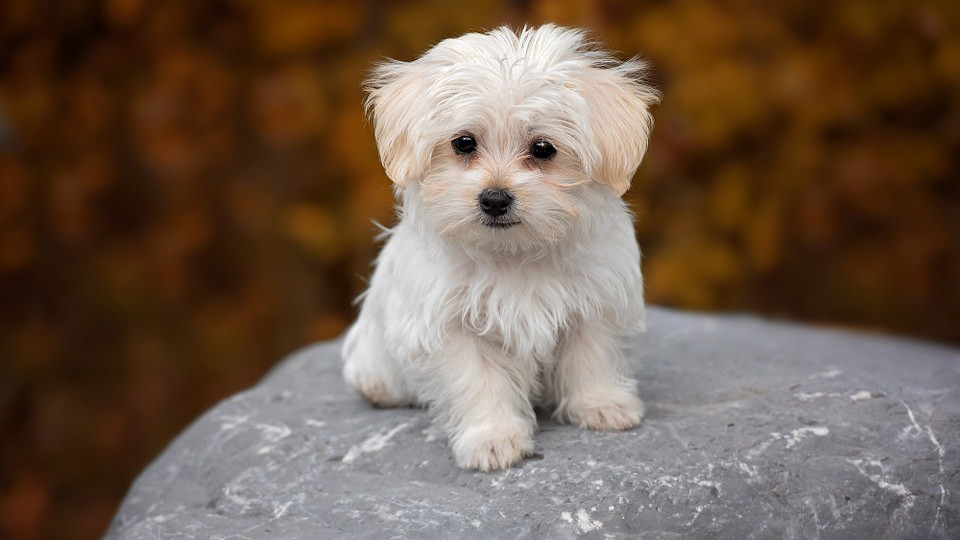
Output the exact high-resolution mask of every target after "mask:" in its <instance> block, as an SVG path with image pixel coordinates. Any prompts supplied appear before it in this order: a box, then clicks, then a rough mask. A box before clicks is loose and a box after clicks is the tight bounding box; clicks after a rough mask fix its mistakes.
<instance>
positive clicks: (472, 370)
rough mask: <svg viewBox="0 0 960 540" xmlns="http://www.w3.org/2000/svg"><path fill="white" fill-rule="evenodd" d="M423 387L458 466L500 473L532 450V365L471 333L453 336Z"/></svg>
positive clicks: (534, 421) (450, 337)
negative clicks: (508, 355)
mask: <svg viewBox="0 0 960 540" xmlns="http://www.w3.org/2000/svg"><path fill="white" fill-rule="evenodd" d="M428 377H430V379H431V380H430V381H429V382H426V383H425V384H424V387H425V388H430V389H431V395H430V402H431V405H432V407H433V408H434V411H435V412H436V413H437V415H438V419H439V421H440V422H441V423H442V425H443V426H444V427H445V428H446V431H447V434H448V436H449V438H450V443H451V446H452V448H453V455H454V458H455V459H456V462H457V465H459V466H460V467H463V468H465V469H479V470H481V471H489V470H495V469H502V468H506V467H509V466H511V465H513V464H514V463H516V462H518V461H520V460H521V459H522V458H523V457H524V456H526V455H529V454H530V453H531V452H533V448H534V443H533V434H534V431H535V430H536V416H535V415H534V412H533V406H532V405H531V403H530V398H529V395H530V389H531V387H532V385H533V383H534V381H535V373H534V366H533V365H532V362H531V365H526V363H525V362H522V361H520V362H518V361H516V360H515V359H511V358H507V357H506V356H505V355H504V353H503V352H502V351H501V350H500V348H499V347H497V346H495V345H491V344H489V343H487V342H486V341H485V340H483V339H481V338H478V337H476V336H473V335H470V334H467V333H457V334H456V335H453V336H449V341H448V342H447V343H446V345H445V347H444V351H443V353H442V357H439V358H436V359H435V362H433V365H432V366H431V370H430V372H429V374H428Z"/></svg>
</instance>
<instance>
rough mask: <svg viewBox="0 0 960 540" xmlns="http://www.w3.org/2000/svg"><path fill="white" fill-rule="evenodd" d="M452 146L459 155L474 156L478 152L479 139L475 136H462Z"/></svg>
mask: <svg viewBox="0 0 960 540" xmlns="http://www.w3.org/2000/svg"><path fill="white" fill-rule="evenodd" d="M452 144H453V149H454V150H455V151H456V152H457V153H458V154H472V153H474V152H476V151H477V139H475V138H474V137H473V135H460V136H459V137H457V138H456V139H454V140H453V141H452Z"/></svg>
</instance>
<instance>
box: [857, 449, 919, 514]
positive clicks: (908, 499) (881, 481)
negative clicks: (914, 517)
mask: <svg viewBox="0 0 960 540" xmlns="http://www.w3.org/2000/svg"><path fill="white" fill-rule="evenodd" d="M847 462H848V463H850V464H851V465H853V466H854V467H856V468H857V470H858V471H859V472H860V474H862V475H863V476H865V477H866V478H867V479H868V480H870V481H871V482H873V483H874V484H876V485H877V487H879V488H880V489H883V490H886V491H889V492H890V493H893V494H895V495H898V496H900V497H903V505H904V506H905V507H906V508H907V509H910V507H912V506H913V501H914V499H916V497H915V496H914V495H913V494H912V493H910V490H909V489H907V486H905V485H903V483H901V482H897V483H893V482H890V481H888V480H887V471H886V470H884V468H883V463H882V462H881V461H880V460H879V459H848V460H847ZM869 468H875V469H879V470H880V473H879V474H871V472H870V471H868V470H867V469H869Z"/></svg>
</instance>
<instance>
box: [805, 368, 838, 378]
mask: <svg viewBox="0 0 960 540" xmlns="http://www.w3.org/2000/svg"><path fill="white" fill-rule="evenodd" d="M841 375H843V370H842V369H831V370H828V371H824V372H821V373H814V374H813V375H811V376H810V378H811V379H836V378H837V377H839V376H841Z"/></svg>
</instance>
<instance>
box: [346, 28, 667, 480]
mask: <svg viewBox="0 0 960 540" xmlns="http://www.w3.org/2000/svg"><path fill="white" fill-rule="evenodd" d="M643 75H644V64H643V63H642V62H640V61H638V60H636V59H634V60H629V61H626V62H619V61H616V60H615V59H613V58H612V57H611V56H609V55H608V54H605V53H603V52H600V51H598V50H596V49H595V48H594V47H593V46H592V45H591V44H590V43H588V42H587V41H585V37H584V34H583V32H581V31H578V30H572V29H567V28H561V27H557V26H553V25H547V26H542V27H540V28H525V29H523V30H522V31H520V33H519V34H517V33H514V32H513V31H511V30H509V29H507V28H498V29H496V30H493V31H491V32H489V33H486V34H479V33H474V34H467V35H464V36H462V37H459V38H455V39H448V40H445V41H442V42H441V43H439V44H438V45H436V46H435V47H434V48H432V49H430V50H429V51H427V52H426V53H425V54H424V55H423V56H422V57H420V58H418V59H417V60H414V61H412V62H399V61H388V62H386V63H384V64H381V65H379V66H377V67H376V69H375V71H374V72H373V75H372V77H371V78H370V80H369V81H368V91H369V97H368V101H367V107H368V112H369V113H370V115H371V118H372V121H373V125H374V129H375V133H376V139H377V145H378V147H379V150H380V156H381V159H382V161H383V165H384V167H385V168H386V172H387V175H388V176H389V177H390V178H391V179H392V180H393V182H394V183H395V187H396V189H397V191H398V194H399V197H400V200H401V208H400V216H401V217H400V222H399V223H398V224H397V226H396V227H395V228H394V229H393V230H392V231H390V232H389V233H388V234H387V235H386V236H387V238H388V240H387V242H386V245H385V246H384V248H383V251H382V252H381V254H380V257H379V259H378V260H377V264H376V270H375V271H374V273H373V278H372V279H371V282H370V287H369V290H367V292H366V293H365V294H364V295H363V296H362V308H361V311H360V316H359V318H358V319H357V321H356V323H355V324H354V325H353V327H352V328H350V330H349V332H348V333H347V337H346V341H345V343H344V346H343V357H344V359H345V362H346V363H345V365H344V370H343V372H344V377H345V378H346V380H347V381H348V382H349V383H350V384H352V385H353V386H354V387H355V388H356V389H357V390H358V391H359V392H360V393H361V394H362V395H363V396H364V397H365V398H366V399H367V400H369V401H370V402H371V403H373V404H374V405H377V406H383V407H393V406H403V405H415V404H425V405H427V406H429V407H430V410H431V411H432V412H433V413H434V414H435V416H436V417H437V419H438V421H439V422H440V425H441V426H442V427H443V428H444V429H445V431H446V433H447V435H448V436H449V438H450V443H451V446H452V448H453V454H454V456H455V458H456V462H457V464H458V465H460V466H461V467H464V468H470V469H480V470H484V471H486V470H491V469H499V468H503V467H508V466H510V465H511V464H513V463H516V462H517V461H519V460H520V459H522V458H523V456H524V455H529V454H530V453H531V452H532V451H533V449H534V443H533V434H534V431H535V430H536V416H535V414H534V406H543V407H552V408H553V409H554V410H555V412H554V416H555V417H556V418H558V419H560V420H563V421H567V422H570V423H572V424H575V425H577V426H580V427H583V428H590V429H599V430H617V429H629V428H631V427H634V426H636V425H637V424H639V423H640V421H641V419H642V418H643V403H642V402H641V401H640V399H639V398H638V397H637V392H636V382H635V381H634V380H633V379H632V378H631V376H630V367H629V365H628V362H627V361H626V357H625V355H624V353H623V350H622V349H623V346H624V342H625V339H626V338H628V337H629V336H631V335H632V334H634V333H635V332H637V331H639V330H642V329H643V327H644V322H643V321H644V304H643V278H642V276H641V273H640V252H639V249H638V248H637V242H636V238H635V236H634V231H633V224H632V217H631V214H630V213H629V211H628V210H627V208H626V206H625V204H624V203H623V201H622V200H621V199H620V196H621V195H623V193H624V192H625V191H626V190H627V188H628V187H629V186H630V181H631V178H632V176H633V174H634V172H635V171H636V169H637V167H638V166H639V164H640V161H641V159H642V158H643V154H644V152H645V150H646V148H647V140H648V137H649V133H650V129H651V125H652V118H651V115H650V112H649V109H648V108H649V106H650V105H651V104H652V103H654V102H656V101H657V99H658V94H657V92H656V91H655V90H654V89H653V88H651V87H650V86H648V85H646V84H644V82H643V79H642V77H643Z"/></svg>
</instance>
